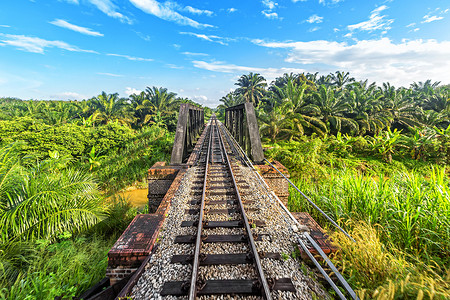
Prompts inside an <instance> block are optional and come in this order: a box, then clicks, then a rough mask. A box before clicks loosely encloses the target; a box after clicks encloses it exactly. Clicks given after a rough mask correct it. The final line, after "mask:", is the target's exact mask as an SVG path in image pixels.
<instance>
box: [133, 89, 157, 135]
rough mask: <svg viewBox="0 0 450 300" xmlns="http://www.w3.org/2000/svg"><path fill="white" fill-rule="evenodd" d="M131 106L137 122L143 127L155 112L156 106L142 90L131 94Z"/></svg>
mask: <svg viewBox="0 0 450 300" xmlns="http://www.w3.org/2000/svg"><path fill="white" fill-rule="evenodd" d="M130 102H131V106H132V107H133V111H134V117H135V124H136V125H138V126H139V127H142V126H143V125H144V124H145V123H148V122H149V120H150V119H151V117H152V116H153V114H154V113H155V109H154V106H153V105H152V104H151V102H150V100H149V99H148V98H147V94H146V93H145V92H144V91H142V92H140V93H139V94H132V95H130Z"/></svg>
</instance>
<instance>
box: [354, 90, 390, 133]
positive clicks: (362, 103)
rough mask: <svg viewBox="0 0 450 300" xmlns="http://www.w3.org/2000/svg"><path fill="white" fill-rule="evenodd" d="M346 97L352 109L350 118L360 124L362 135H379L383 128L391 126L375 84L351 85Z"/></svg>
mask: <svg viewBox="0 0 450 300" xmlns="http://www.w3.org/2000/svg"><path fill="white" fill-rule="evenodd" d="M345 97H346V101H347V102H348V103H349V104H350V107H351V113H350V114H349V116H351V117H352V118H353V119H355V120H356V122H358V125H359V134H360V135H364V134H365V133H366V131H368V132H370V133H372V134H378V133H379V132H380V130H381V129H382V128H384V127H386V126H389V124H390V122H391V119H390V116H389V114H388V112H387V111H386V110H384V108H383V105H382V102H381V100H380V99H381V97H382V94H381V93H380V92H379V91H377V90H376V86H375V84H371V85H369V86H367V81H365V82H357V83H353V84H351V85H349V88H348V89H347V92H346V94H345Z"/></svg>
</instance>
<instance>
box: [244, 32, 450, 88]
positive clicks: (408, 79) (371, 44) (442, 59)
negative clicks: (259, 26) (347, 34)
mask: <svg viewBox="0 0 450 300" xmlns="http://www.w3.org/2000/svg"><path fill="white" fill-rule="evenodd" d="M253 43H255V44H257V45H260V46H263V47H269V48H277V49H288V50H290V51H289V54H288V55H287V57H286V59H285V60H286V62H289V63H297V64H300V65H301V66H302V67H306V66H308V70H309V71H310V72H311V71H314V70H316V69H318V68H319V67H317V66H320V70H321V71H323V72H324V73H329V72H335V71H336V70H346V71H349V72H350V73H351V74H352V75H353V76H355V77H357V78H361V79H366V78H368V79H369V80H371V81H377V82H378V83H381V82H386V81H389V82H392V83H393V84H396V85H404V86H407V85H409V84H410V83H412V82H413V81H420V80H424V79H433V80H439V81H443V82H450V73H449V72H448V70H450V60H448V57H450V41H443V42H438V41H436V40H404V41H402V42H401V43H394V42H392V41H391V40H390V39H388V38H382V39H378V40H363V41H357V42H356V43H355V44H352V45H350V44H347V43H344V42H343V43H338V42H329V41H324V40H318V41H311V42H265V41H262V40H253Z"/></svg>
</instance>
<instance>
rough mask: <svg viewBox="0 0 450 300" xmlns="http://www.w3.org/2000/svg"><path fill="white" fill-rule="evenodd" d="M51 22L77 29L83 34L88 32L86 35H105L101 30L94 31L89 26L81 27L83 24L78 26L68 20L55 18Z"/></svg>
mask: <svg viewBox="0 0 450 300" xmlns="http://www.w3.org/2000/svg"><path fill="white" fill-rule="evenodd" d="M49 23H50V24H53V25H55V26H59V27H62V28H66V29H69V30H73V31H76V32H79V33H82V34H86V35H92V36H103V34H102V33H100V32H97V31H93V30H91V29H89V28H86V27H81V26H78V25H74V24H71V23H69V22H67V21H64V20H61V19H55V20H54V21H51V22H49Z"/></svg>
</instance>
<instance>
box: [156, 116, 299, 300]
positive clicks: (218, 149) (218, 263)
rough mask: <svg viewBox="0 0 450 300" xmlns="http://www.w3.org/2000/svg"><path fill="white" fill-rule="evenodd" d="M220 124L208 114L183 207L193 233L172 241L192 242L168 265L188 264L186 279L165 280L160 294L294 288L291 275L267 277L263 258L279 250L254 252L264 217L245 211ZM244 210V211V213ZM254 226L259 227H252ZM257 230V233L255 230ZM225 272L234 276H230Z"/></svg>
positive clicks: (242, 188) (254, 293)
mask: <svg viewBox="0 0 450 300" xmlns="http://www.w3.org/2000/svg"><path fill="white" fill-rule="evenodd" d="M224 134H226V132H225V131H222V130H221V127H220V123H219V122H218V121H217V119H216V118H215V117H214V116H213V118H212V120H211V123H210V126H208V132H207V134H206V138H205V140H204V143H203V146H202V151H201V153H202V155H201V156H200V158H199V160H198V161H197V166H196V167H197V168H196V173H195V175H194V179H193V182H192V184H193V186H192V189H191V194H190V199H189V200H188V207H189V208H188V209H186V211H185V216H189V218H188V220H181V223H180V226H181V227H189V228H191V229H192V230H191V232H192V234H189V235H177V236H176V237H175V239H174V243H176V244H189V245H192V247H193V250H192V251H191V252H190V253H191V254H175V255H173V256H172V257H171V260H170V263H171V264H183V265H191V266H192V268H191V275H190V280H178V281H177V280H173V281H166V282H165V283H164V284H163V286H162V289H161V292H160V295H161V296H188V297H189V299H196V298H197V297H202V298H204V297H208V296H210V295H224V296H235V295H239V296H250V297H251V298H255V297H256V298H262V299H272V298H273V297H272V292H273V291H274V290H278V291H288V292H292V293H295V292H296V289H295V287H294V285H293V283H292V281H291V279H290V278H266V275H265V272H264V268H263V260H264V259H265V258H269V259H280V258H281V254H280V253H275V252H271V253H267V252H266V253H264V252H261V251H258V248H257V244H256V243H257V242H258V241H261V240H262V239H263V238H269V239H270V236H269V237H268V236H267V235H265V234H264V233H262V230H263V228H261V227H263V226H264V222H263V221H262V220H254V219H251V218H249V217H248V216H247V213H248V212H252V211H253V210H255V208H252V203H251V201H245V200H243V197H242V195H245V194H246V193H248V192H249V186H248V185H247V184H246V181H245V180H243V175H242V174H240V170H239V166H238V165H237V160H238V158H236V157H235V156H233V155H231V154H232V150H231V148H230V146H229V145H228V144H227V142H226V139H224V138H222V136H223V135H224ZM246 212H247V213H246ZM256 229H258V230H256ZM257 232H258V234H257ZM226 265H235V266H238V267H237V268H235V269H233V270H234V271H233V272H232V273H233V274H228V275H227V276H226V277H227V279H222V278H220V277H221V276H218V275H217V274H220V270H227V269H226V268H223V267H222V266H226ZM230 275H232V276H233V277H234V278H232V279H230V278H229V277H230Z"/></svg>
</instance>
